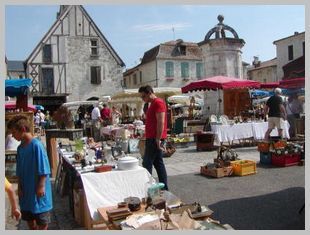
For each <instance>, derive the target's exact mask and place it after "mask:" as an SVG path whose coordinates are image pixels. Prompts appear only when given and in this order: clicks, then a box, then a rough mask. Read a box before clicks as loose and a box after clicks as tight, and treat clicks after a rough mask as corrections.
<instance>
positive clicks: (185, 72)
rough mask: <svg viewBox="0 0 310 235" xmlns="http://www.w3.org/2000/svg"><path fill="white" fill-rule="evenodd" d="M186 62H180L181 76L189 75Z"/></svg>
mask: <svg viewBox="0 0 310 235" xmlns="http://www.w3.org/2000/svg"><path fill="white" fill-rule="evenodd" d="M188 67H189V66H188V63H187V62H182V63H181V77H182V78H187V77H189V71H188Z"/></svg>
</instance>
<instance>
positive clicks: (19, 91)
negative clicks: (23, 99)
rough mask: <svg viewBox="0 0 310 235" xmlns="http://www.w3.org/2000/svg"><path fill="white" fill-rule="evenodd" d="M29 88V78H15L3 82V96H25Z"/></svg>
mask: <svg viewBox="0 0 310 235" xmlns="http://www.w3.org/2000/svg"><path fill="white" fill-rule="evenodd" d="M30 86H31V79H30V78H15V79H6V80H5V95H6V96H11V97H14V96H18V95H26V94H27V92H28V88H29V87H30Z"/></svg>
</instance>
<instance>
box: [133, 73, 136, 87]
mask: <svg viewBox="0 0 310 235" xmlns="http://www.w3.org/2000/svg"><path fill="white" fill-rule="evenodd" d="M133 84H134V85H137V74H134V75H133Z"/></svg>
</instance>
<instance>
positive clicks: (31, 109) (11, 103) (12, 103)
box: [5, 101, 37, 112]
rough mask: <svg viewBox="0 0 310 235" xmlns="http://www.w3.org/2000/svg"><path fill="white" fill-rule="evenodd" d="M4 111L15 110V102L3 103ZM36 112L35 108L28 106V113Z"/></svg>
mask: <svg viewBox="0 0 310 235" xmlns="http://www.w3.org/2000/svg"><path fill="white" fill-rule="evenodd" d="M5 109H16V102H15V101H9V102H6V103H5ZM36 110H37V108H36V106H34V105H31V104H28V111H33V112H35V111H36ZM24 111H25V110H24Z"/></svg>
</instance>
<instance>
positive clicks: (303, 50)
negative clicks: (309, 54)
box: [302, 42, 305, 56]
mask: <svg viewBox="0 0 310 235" xmlns="http://www.w3.org/2000/svg"><path fill="white" fill-rule="evenodd" d="M302 55H303V56H305V42H302Z"/></svg>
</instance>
